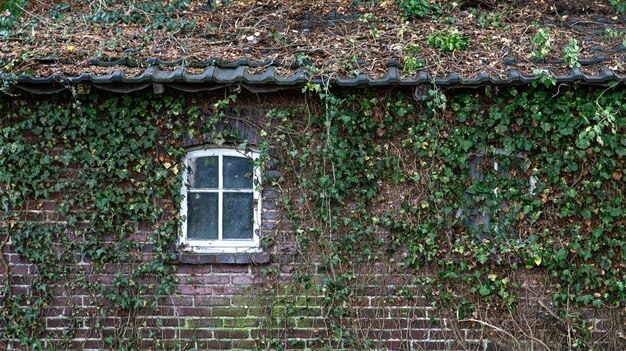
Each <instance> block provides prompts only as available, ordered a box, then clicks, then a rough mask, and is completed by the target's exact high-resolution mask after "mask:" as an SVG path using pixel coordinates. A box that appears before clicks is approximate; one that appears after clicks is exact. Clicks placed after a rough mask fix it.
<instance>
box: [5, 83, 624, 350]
mask: <svg viewBox="0 0 626 351" xmlns="http://www.w3.org/2000/svg"><path fill="white" fill-rule="evenodd" d="M297 97H298V98H303V99H304V100H303V101H302V100H298V103H297V104H294V105H293V106H292V107H291V108H289V109H276V110H273V111H271V112H270V113H268V114H267V115H264V116H260V117H259V120H258V121H255V122H256V125H255V128H256V131H258V136H259V145H257V146H258V147H259V149H260V150H261V153H262V154H263V155H262V156H263V157H261V160H262V161H260V162H262V164H261V165H260V166H262V168H265V167H266V166H268V164H269V163H271V164H272V165H271V167H272V168H273V169H276V170H279V173H280V175H279V176H277V175H276V173H272V174H269V175H268V174H266V175H265V178H266V179H264V180H263V182H262V184H263V188H264V189H262V190H266V189H270V188H271V189H272V190H273V191H276V192H277V193H278V194H279V196H276V198H275V199H273V200H274V201H275V203H276V206H277V207H278V208H279V211H280V213H281V217H282V218H281V225H283V226H286V228H281V229H285V230H277V231H276V232H275V233H274V232H272V234H273V235H264V236H263V241H264V246H263V248H264V250H266V251H267V252H271V253H275V254H276V257H277V258H279V257H282V253H283V250H285V251H287V252H288V253H295V254H296V257H297V258H296V259H295V260H294V261H295V264H297V266H298V269H297V270H296V272H295V273H293V276H292V278H293V280H291V281H290V282H289V284H288V286H287V287H285V283H284V282H285V281H284V280H283V279H282V278H283V277H281V274H282V273H281V272H282V270H281V269H280V268H281V267H273V266H270V267H269V268H267V269H265V270H264V271H263V273H264V275H265V278H267V284H266V285H265V287H264V288H265V289H266V292H269V293H271V294H274V295H273V296H270V297H269V298H268V303H269V304H272V306H269V307H271V308H270V309H267V310H266V312H268V318H267V321H266V323H265V325H264V326H263V327H264V328H266V330H267V331H268V333H267V335H266V336H265V337H264V338H261V340H260V341H261V342H263V343H265V344H264V345H265V347H270V348H277V349H280V348H281V347H282V348H285V347H308V346H310V345H307V344H306V342H308V341H306V340H297V339H289V343H288V344H287V345H286V344H285V340H287V339H288V338H289V336H288V329H289V325H287V324H285V321H286V320H288V319H287V318H290V317H297V316H304V315H306V316H316V313H318V315H317V316H319V313H322V316H323V317H324V322H325V325H324V326H323V329H325V332H327V333H328V334H324V333H323V332H322V331H321V330H320V331H318V332H319V335H318V340H317V342H319V345H317V346H319V348H320V349H324V348H333V347H337V346H338V347H343V348H346V349H375V348H377V347H379V345H376V340H375V337H374V336H373V335H372V334H371V333H370V332H369V329H368V328H370V329H372V328H373V326H372V323H376V322H375V321H373V322H372V321H370V322H368V323H370V324H367V325H366V324H364V321H366V320H375V319H373V318H370V317H371V316H364V315H362V314H361V313H362V312H361V311H362V309H361V307H362V306H364V305H368V306H370V307H371V306H377V307H381V308H384V307H385V306H396V305H398V304H405V305H409V306H422V305H421V304H422V302H420V301H422V299H427V303H428V304H430V306H432V308H433V310H434V311H440V312H441V313H442V314H444V315H445V318H446V321H447V322H446V323H448V324H447V326H448V327H450V326H451V325H452V324H453V323H463V322H465V323H478V324H480V325H487V326H492V327H493V326H495V325H497V323H496V322H497V320H495V319H492V317H490V316H493V315H494V314H495V315H498V316H502V315H503V314H504V313H506V314H508V315H510V316H516V315H518V314H521V313H523V312H524V311H522V306H524V304H525V303H527V300H532V301H538V302H537V304H538V306H539V307H538V309H539V310H540V312H542V313H544V314H545V315H546V316H548V317H546V318H548V322H549V323H551V324H556V325H558V326H562V327H563V328H562V329H563V330H565V332H562V333H564V338H562V339H559V340H557V341H550V340H551V339H549V338H547V339H539V337H537V336H532V338H534V339H533V340H534V341H537V340H539V341H537V342H541V343H543V344H544V345H547V344H549V345H550V347H553V348H555V349H556V348H558V347H561V346H563V343H566V346H567V347H569V349H572V350H573V349H581V350H584V349H589V348H591V347H593V343H594V339H593V335H592V331H593V326H591V325H589V324H588V318H587V316H586V315H585V310H586V309H588V308H594V307H595V308H601V309H603V310H607V311H608V310H613V309H615V308H619V307H620V306H623V302H624V301H625V300H626V287H625V286H624V281H625V277H624V269H625V268H626V267H625V266H624V262H626V250H625V248H624V246H625V245H626V237H625V231H626V229H625V224H626V221H625V215H626V211H625V208H626V206H624V188H625V187H624V184H623V182H624V178H623V173H624V172H625V164H624V158H625V156H626V138H624V133H625V131H624V125H626V117H624V112H625V109H626V107H625V106H626V105H625V103H624V102H625V98H624V90H623V89H622V88H621V87H612V88H607V89H605V90H600V89H597V88H583V87H576V86H571V87H560V89H559V90H558V91H557V90H556V89H555V88H553V87H550V86H548V87H545V86H543V85H541V86H539V85H537V86H533V87H527V88H506V89H496V88H493V87H488V88H485V89H484V90H481V91H480V92H476V91H451V92H443V91H441V90H438V89H436V88H435V87H430V88H428V87H427V88H426V89H422V88H418V89H416V90H415V91H391V92H390V91H389V90H384V91H382V90H370V91H363V92H358V93H355V91H353V90H335V89H333V88H332V87H331V86H328V85H327V86H323V85H315V84H307V85H306V86H305V88H304V91H303V94H302V95H297ZM31 100H33V101H28V99H19V98H6V99H4V100H3V101H2V119H1V124H0V206H2V211H1V212H0V233H1V236H0V239H2V240H1V241H0V249H2V252H3V253H15V254H16V255H14V256H11V257H10V260H11V261H9V262H7V261H6V257H7V255H2V256H0V257H2V260H0V265H2V267H3V270H2V271H3V272H4V276H3V277H2V279H3V284H2V288H1V290H0V297H1V298H0V322H2V324H3V325H4V328H3V329H2V330H1V331H0V336H1V337H2V340H13V341H12V342H15V343H16V344H15V346H16V347H17V346H19V347H22V348H27V349H31V350H40V349H64V348H65V349H66V348H71V347H74V348H76V345H71V342H72V340H73V339H74V337H75V336H76V333H77V330H78V329H79V328H78V325H80V324H81V323H82V324H83V325H85V326H86V327H87V328H91V329H90V330H93V332H94V333H96V334H97V335H99V336H100V337H101V341H102V345H103V347H104V348H109V349H126V350H132V349H136V348H138V347H139V346H140V339H141V335H140V332H139V330H140V327H142V326H144V317H145V316H147V315H158V313H159V311H158V309H159V308H160V307H159V306H160V305H159V304H158V301H159V299H161V298H162V297H167V296H171V295H173V294H174V293H175V289H174V288H175V283H176V279H175V276H174V268H173V266H172V265H169V264H168V261H169V260H171V259H172V258H173V255H174V245H175V242H176V238H177V234H178V221H179V218H178V215H177V213H178V203H179V201H180V184H181V181H182V180H181V179H180V174H181V173H182V172H181V160H182V159H183V156H184V153H185V149H184V147H183V146H184V142H183V140H186V139H188V138H192V139H193V138H194V137H197V136H199V135H206V134H208V135H210V138H209V139H210V140H211V142H212V143H216V144H235V145H237V146H239V147H241V148H245V147H248V146H249V145H247V142H245V141H242V140H241V138H240V137H239V131H238V130H237V129H236V128H234V127H233V128H231V127H232V125H231V124H230V122H229V121H230V120H231V119H232V117H233V115H236V113H237V110H238V108H237V105H238V103H239V101H238V98H237V94H231V95H227V97H226V98H225V99H218V100H217V102H215V101H213V100H212V99H208V100H211V101H209V102H210V104H209V106H210V107H208V108H205V107H204V106H205V105H207V104H206V103H207V101H208V100H207V101H204V100H203V101H194V100H192V99H191V98H184V97H182V96H153V95H139V94H137V95H133V94H131V95H126V96H109V95H106V94H91V95H87V96H82V95H69V94H68V95H63V96H58V97H54V98H47V99H36V100H35V99H31ZM300 102H304V103H300ZM202 115H208V117H207V118H201V116H202ZM203 137H204V136H203ZM268 167H269V166H268ZM265 234H267V233H265ZM274 234H275V235H274ZM288 244H293V245H288ZM293 248H295V252H293V251H289V250H294V249H293ZM15 257H17V259H16V258H15ZM16 260H17V261H16ZM277 260H278V259H277ZM18 263H30V264H32V265H34V267H35V268H34V269H35V272H31V273H32V274H13V273H11V271H10V270H9V269H7V267H8V264H11V265H16V264H18ZM277 264H279V265H280V264H281V262H280V260H278V261H277ZM285 264H294V262H288V263H285ZM25 286H26V287H27V288H24V287H25ZM285 291H287V292H288V294H293V295H294V297H293V298H284V296H285ZM74 295H81V296H86V299H87V300H88V301H81V302H80V303H78V302H74V301H72V300H71V297H72V296H74ZM61 296H68V298H69V300H68V302H67V305H68V306H69V307H68V308H69V309H70V310H69V311H66V313H65V315H67V316H68V318H67V321H66V323H67V325H66V326H65V332H64V334H63V335H60V336H58V337H57V336H55V337H49V338H48V339H46V337H42V336H41V335H44V334H43V331H44V330H46V325H45V322H44V313H45V311H46V309H47V308H48V307H49V306H51V305H52V303H53V301H54V299H58V298H60V297H61ZM317 304H319V305H320V306H321V308H322V309H321V312H319V310H318V309H316V308H315V306H314V305H317ZM310 305H313V306H310ZM275 307H281V308H280V309H276V308H275ZM275 311H280V312H281V313H278V314H277V313H274V312H275ZM390 311H392V312H388V313H387V315H386V317H385V318H383V319H381V321H382V322H386V321H387V320H388V319H390V318H391V319H392V320H394V321H397V322H398V323H400V322H401V321H402V319H403V318H404V319H408V320H413V319H415V318H414V317H415V316H414V315H406V314H405V315H397V316H396V315H393V314H391V313H395V312H393V311H397V310H390ZM408 311H411V313H417V312H416V310H410V309H409V310H408ZM402 313H405V312H402ZM429 313H431V312H429ZM432 313H434V312H432ZM111 317H118V320H119V321H121V322H119V325H116V326H115V328H113V330H114V332H112V333H111V332H110V330H111V328H107V323H110V321H109V319H110V318H111ZM439 317H440V316H439V315H437V314H431V315H429V316H428V317H427V318H429V319H430V322H431V323H433V324H436V323H441V320H442V319H441V318H439ZM394 318H395V319H394ZM524 318H530V316H529V315H524ZM382 322H381V323H382ZM500 325H502V324H500ZM108 327H110V326H108ZM590 327H591V329H590ZM399 328H401V327H399ZM277 329H278V330H280V331H281V333H279V334H277V333H275V331H276V330H277ZM320 329H322V327H320ZM404 329H406V327H404ZM154 330H155V331H154V333H155V334H151V335H152V337H154V338H155V339H158V335H157V334H158V325H157V326H156V327H155V329H154ZM499 332H501V331H499ZM506 333H508V336H510V337H511V338H510V339H513V340H508V341H507V342H511V343H513V344H515V343H517V345H518V346H520V345H523V343H521V341H520V340H518V339H517V338H520V339H523V337H528V335H526V334H523V333H521V332H520V333H516V332H514V331H507V332H506ZM501 334H504V333H501ZM513 334H515V335H513ZM276 335H279V337H277V336H276ZM508 336H507V337H508ZM563 340H564V341H563ZM550 342H554V343H553V344H550ZM317 346H316V347H317ZM260 347H261V346H260ZM521 347H522V346H520V347H519V348H521Z"/></svg>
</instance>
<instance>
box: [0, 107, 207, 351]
mask: <svg viewBox="0 0 626 351" xmlns="http://www.w3.org/2000/svg"><path fill="white" fill-rule="evenodd" d="M185 105H186V102H185V101H184V99H183V98H181V97H162V98H159V97H151V96H147V97H145V96H124V97H114V96H103V95H90V96H88V97H82V98H79V99H73V98H72V97H71V96H59V97H57V98H53V99H48V100H41V101H36V102H35V103H30V102H27V101H26V100H21V99H15V100H10V99H6V100H4V101H3V102H2V110H3V117H2V121H1V124H0V140H1V142H0V155H1V159H0V184H2V187H0V203H1V204H2V208H3V209H2V211H1V212H0V213H1V214H0V223H2V225H1V226H0V231H1V232H2V237H5V238H9V237H10V239H11V242H10V243H11V245H13V247H14V250H15V252H16V253H17V254H18V255H19V257H20V258H21V259H22V260H24V261H25V262H29V263H31V264H33V265H34V266H35V267H36V273H37V275H36V276H34V277H33V278H32V279H30V283H29V284H30V287H29V289H28V290H27V292H26V293H23V292H17V291H13V290H12V289H11V285H10V284H3V286H4V288H3V290H2V291H0V297H1V298H0V301H1V303H0V320H1V321H2V322H3V323H4V325H5V326H6V327H5V328H3V329H2V330H1V331H0V336H1V338H2V339H3V340H18V341H19V343H20V345H21V346H22V347H26V348H28V349H31V350H41V349H46V348H47V349H59V348H63V347H64V346H63V345H64V343H65V342H67V341H69V340H71V339H72V337H73V335H74V333H75V331H76V328H78V326H79V325H80V324H82V323H83V322H82V321H81V319H79V318H78V317H77V316H78V315H80V314H81V310H82V309H83V308H84V306H73V307H72V306H70V308H71V311H68V312H67V313H66V315H67V316H68V317H69V318H70V321H69V322H68V323H69V325H68V327H67V329H66V332H65V333H64V334H63V336H62V337H61V339H60V340H57V341H55V342H50V341H46V340H43V339H41V338H40V333H41V332H42V331H43V330H44V329H45V325H44V324H43V319H42V316H43V315H42V314H43V313H44V309H45V308H46V307H47V306H49V305H50V304H51V302H52V299H54V298H56V297H58V293H59V292H60V291H63V292H65V294H67V295H68V296H69V297H70V298H71V296H72V294H73V292H74V291H82V294H85V295H87V296H88V297H89V302H86V304H89V305H92V306H96V307H97V308H98V310H97V311H98V313H97V314H95V315H94V314H90V316H91V317H89V318H87V319H86V323H87V326H88V327H92V328H96V329H97V328H99V326H100V325H101V323H100V320H101V319H102V318H105V317H108V316H124V315H125V316H127V317H126V318H124V319H123V322H121V323H120V325H119V326H117V332H116V333H118V334H119V335H125V336H126V337H124V338H122V337H120V338H111V339H110V340H109V339H103V343H104V344H106V345H108V346H107V347H110V348H115V349H135V348H136V347H137V342H138V341H139V335H138V334H137V333H136V332H134V330H135V328H136V327H137V323H139V322H138V319H139V318H140V312H141V311H142V310H145V309H153V308H156V307H157V302H158V300H159V299H160V298H161V297H163V296H167V295H169V294H171V293H173V287H174V285H175V282H176V279H175V277H174V276H173V273H174V272H173V269H172V266H171V265H169V264H167V262H168V260H170V259H171V255H172V250H171V248H172V245H173V243H175V242H176V238H177V228H178V218H177V217H176V216H172V215H171V213H172V211H173V210H174V208H175V206H176V205H175V204H176V203H177V202H178V198H179V196H180V195H179V193H180V187H179V184H180V181H181V180H180V179H179V177H180V168H179V167H180V166H179V165H178V163H179V160H181V159H182V156H183V155H184V149H183V148H181V146H180V144H181V142H180V140H181V133H183V132H185V131H187V130H190V129H189V128H190V125H193V124H194V123H195V122H194V121H195V120H197V118H196V117H197V116H198V113H197V112H198V110H197V108H193V109H191V110H190V111H189V112H188V113H185V111H187V109H186V108H185ZM167 199H170V203H169V204H167V203H164V202H163V201H164V200H167ZM50 201H53V202H57V203H58V206H55V207H53V208H47V205H46V204H47V203H49V202H50ZM140 227H143V228H146V229H144V230H142V231H138V230H137V229H138V228H140ZM4 245H6V242H5V244H4ZM86 263H89V265H86ZM86 267H89V269H86ZM107 276H110V277H111V279H110V281H108V280H107V279H104V278H103V277H107ZM6 278H7V277H5V279H6ZM9 278H10V277H9ZM5 283H8V282H7V281H5ZM88 315H89V314H88ZM124 330H127V331H129V332H125V331H124ZM44 341H45V342H44Z"/></svg>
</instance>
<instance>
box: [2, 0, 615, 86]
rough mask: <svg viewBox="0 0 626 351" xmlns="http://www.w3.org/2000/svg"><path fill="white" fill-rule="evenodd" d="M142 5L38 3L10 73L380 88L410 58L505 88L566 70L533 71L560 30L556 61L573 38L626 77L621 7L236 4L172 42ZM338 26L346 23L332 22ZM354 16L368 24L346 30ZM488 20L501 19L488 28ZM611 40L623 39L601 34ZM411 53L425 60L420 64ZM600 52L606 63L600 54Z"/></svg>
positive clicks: (527, 0) (191, 12)
mask: <svg viewBox="0 0 626 351" xmlns="http://www.w3.org/2000/svg"><path fill="white" fill-rule="evenodd" d="M137 3H138V2H137V1H136V2H127V1H111V0H92V1H67V2H66V4H67V6H59V3H58V2H49V1H43V0H31V1H30V2H29V5H28V7H27V8H25V9H24V11H23V12H24V15H23V16H22V17H21V18H20V19H19V22H18V23H17V24H16V26H15V28H14V29H13V30H12V31H11V33H10V36H9V37H5V38H3V39H2V41H1V45H2V53H1V58H0V59H1V60H2V61H3V63H4V65H6V66H5V68H4V69H3V72H4V73H5V74H7V73H24V72H25V73H29V74H34V75H40V76H45V75H49V74H51V73H63V74H67V75H77V74H80V73H82V72H94V71H98V72H102V73H105V72H111V71H114V70H120V69H122V68H123V67H107V68H101V67H100V68H98V69H95V67H94V66H93V65H91V64H90V63H89V62H88V59H90V58H100V59H102V60H108V59H115V58H121V57H132V58H133V59H135V60H137V61H138V62H139V63H142V62H143V61H145V60H146V59H148V58H152V57H158V58H161V59H163V60H176V59H179V58H183V59H184V62H183V63H182V64H183V65H193V64H194V63H197V62H202V61H205V60H207V59H210V58H216V59H219V60H224V61H231V60H236V59H239V58H249V59H253V60H258V61H265V60H267V59H275V62H278V63H280V64H282V65H283V66H284V68H283V69H282V70H281V72H283V73H285V74H288V71H289V70H290V69H293V68H294V66H296V65H298V64H299V63H302V62H306V64H307V65H309V66H310V67H314V68H315V70H319V72H318V73H317V74H323V75H331V76H332V75H342V76H353V75H356V74H358V73H361V72H367V73H369V74H371V75H373V76H381V75H382V74H384V72H385V71H386V69H387V65H388V63H389V61H390V60H396V61H397V62H399V63H400V64H402V63H403V62H405V60H406V58H407V57H410V56H416V57H420V58H423V59H425V62H426V65H425V67H424V69H426V70H428V71H429V72H430V73H431V74H433V75H434V76H444V75H445V74H446V73H449V72H456V73H459V74H460V75H462V76H474V75H476V74H478V73H480V72H488V73H491V74H493V75H495V76H501V77H502V76H506V74H507V72H508V71H509V70H510V69H519V70H522V71H523V72H525V73H528V74H530V73H532V71H533V70H534V69H537V68H549V69H551V70H553V71H555V72H558V71H562V70H565V69H567V67H565V65H564V64H558V63H557V64H546V65H543V64H537V63H534V62H533V61H532V59H533V51H534V50H536V45H535V44H534V43H533V42H532V38H533V37H534V36H535V35H536V33H537V31H538V29H539V28H549V29H550V33H551V39H552V44H551V47H552V49H553V50H552V51H551V53H550V54H549V55H548V57H547V59H561V58H562V57H563V55H564V52H563V47H564V46H565V45H567V43H568V42H569V40H570V38H576V39H577V41H578V43H579V45H580V47H581V52H580V53H579V58H580V59H592V58H594V57H596V56H598V55H603V56H605V57H606V60H605V61H603V62H601V63H599V64H596V65H591V66H588V67H584V71H586V72H595V71H598V70H599V69H600V68H610V69H612V70H614V71H616V72H623V71H624V68H623V65H624V64H625V62H624V57H623V55H624V53H623V52H609V51H610V50H609V49H612V48H615V47H616V46H618V45H620V44H621V42H622V37H621V36H620V35H621V34H619V33H622V31H624V28H623V24H621V23H620V21H619V17H618V15H617V13H615V11H614V9H613V8H612V7H611V6H608V5H607V4H603V3H600V2H593V1H591V2H589V4H587V5H585V4H584V3H581V2H580V1H573V0H570V1H567V0H562V1H556V2H554V1H539V0H537V1H533V0H520V1H518V2H507V1H504V2H503V1H491V0H483V1H479V0H474V1H470V0H468V1H465V3H464V5H463V6H461V5H459V6H456V7H454V8H453V9H451V10H449V11H448V12H447V13H445V14H444V15H442V16H438V17H436V18H425V19H416V18H408V19H407V18H405V17H404V16H403V14H402V10H401V9H400V8H399V7H398V5H397V3H396V1H393V0H382V1H373V2H372V3H373V4H372V5H370V6H364V5H363V6H357V5H355V1H353V0H338V1H300V0H284V1H277V0H265V1H251V0H231V1H230V2H224V3H223V4H221V5H220V2H219V1H213V2H212V4H213V5H214V6H213V7H211V6H209V5H208V2H207V1H191V5H190V6H188V7H186V8H180V9H178V10H176V11H173V12H171V13H168V14H167V16H169V17H168V20H169V19H171V20H172V23H173V24H176V23H179V24H188V26H187V27H185V28H183V29H180V28H179V29H171V28H168V29H166V30H163V29H153V28H150V25H151V24H154V23H157V21H159V20H162V19H163V15H162V14H160V15H155V14H150V13H143V14H142V13H140V11H141V10H140V8H139V7H137V6H134V5H133V4H137ZM361 3H364V1H361ZM105 13H110V14H118V15H122V16H133V15H136V16H138V17H140V18H141V19H140V20H139V21H138V22H136V23H122V22H121V21H112V22H108V23H107V22H105V21H102V20H98V21H94V20H93V18H94V16H99V15H102V14H105ZM329 14H337V15H339V16H340V18H339V19H330V18H329V17H328V15H329ZM355 14H358V15H359V16H360V19H357V18H341V16H346V17H349V16H351V15H355ZM158 16H161V17H158ZM307 16H313V17H307ZM323 16H327V17H326V18H323ZM489 16H491V17H489ZM485 17H487V18H491V19H488V20H487V21H486V22H485V21H484V18H485ZM599 17H601V18H602V21H599V20H598V18H599ZM307 18H308V19H307ZM572 19H575V20H576V22H571V20H572ZM607 20H608V22H607ZM568 21H570V22H568ZM607 28H608V29H610V30H612V31H613V32H614V33H618V34H613V36H611V35H609V34H608V33H609V32H606V31H602V30H603V29H607ZM598 29H601V31H600V32H598ZM438 31H442V32H449V31H458V33H459V35H461V36H463V37H466V38H468V39H469V40H470V42H471V45H470V46H469V48H468V49H466V50H455V51H452V52H446V51H442V50H440V49H436V48H433V47H431V46H429V45H428V44H427V37H428V36H429V35H431V34H432V33H436V32H438ZM411 47H413V48H417V47H419V50H418V51H417V53H410V52H409V48H411ZM593 47H595V48H596V49H597V48H601V49H606V50H607V51H603V50H600V51H591V48H593ZM43 57H52V58H55V59H57V60H59V59H69V60H70V61H71V63H70V64H61V63H59V61H57V63H55V64H48V65H43V64H40V63H39V62H38V61H36V59H37V58H43ZM505 57H515V58H516V60H517V62H518V63H517V64H516V65H515V66H511V65H505V64H504V63H503V59H504V58H505ZM10 63H13V65H10ZM129 71H130V70H129ZM133 71H134V70H133ZM406 73H407V74H413V73H414V72H406Z"/></svg>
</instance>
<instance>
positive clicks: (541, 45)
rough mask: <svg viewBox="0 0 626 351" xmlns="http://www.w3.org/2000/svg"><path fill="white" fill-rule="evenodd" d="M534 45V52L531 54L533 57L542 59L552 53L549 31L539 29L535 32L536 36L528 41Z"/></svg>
mask: <svg viewBox="0 0 626 351" xmlns="http://www.w3.org/2000/svg"><path fill="white" fill-rule="evenodd" d="M530 41H532V42H533V44H535V51H533V53H532V54H531V56H532V55H534V56H535V57H539V58H543V57H546V56H548V55H549V54H550V52H552V47H551V46H552V34H551V33H550V29H548V28H541V29H539V30H538V31H537V34H535V36H534V37H533V38H532V39H531V40H530Z"/></svg>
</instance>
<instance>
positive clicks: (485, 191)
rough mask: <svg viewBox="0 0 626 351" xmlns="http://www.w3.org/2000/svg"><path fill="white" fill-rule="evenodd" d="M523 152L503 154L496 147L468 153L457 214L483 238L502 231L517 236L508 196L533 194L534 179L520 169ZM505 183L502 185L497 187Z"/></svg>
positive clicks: (514, 213) (513, 214) (512, 236)
mask: <svg viewBox="0 0 626 351" xmlns="http://www.w3.org/2000/svg"><path fill="white" fill-rule="evenodd" d="M523 159H524V158H523V155H508V156H507V155H505V154H504V152H503V151H502V150H500V149H495V151H494V152H493V154H492V155H489V154H487V153H475V154H470V155H468V166H469V180H468V183H467V185H468V186H467V188H466V190H465V193H464V194H463V199H464V201H463V203H464V204H465V206H464V207H465V208H464V209H459V211H458V212H457V217H460V216H462V215H464V217H465V221H466V223H467V224H468V225H469V226H470V228H472V229H473V230H475V231H478V232H479V233H480V236H481V237H482V238H484V239H490V238H493V235H494V234H497V233H500V234H504V235H506V236H508V237H510V238H518V237H519V233H518V230H517V228H516V227H515V226H513V225H512V223H514V221H515V217H516V216H517V212H513V211H510V208H509V207H510V206H511V205H512V204H510V203H509V199H508V197H509V196H510V195H514V194H518V193H519V192H520V191H526V192H527V193H528V194H529V195H531V196H532V195H533V193H534V190H535V186H536V180H535V178H534V177H533V176H530V177H528V176H526V175H525V172H524V171H523V167H522V162H523ZM500 187H504V188H500Z"/></svg>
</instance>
